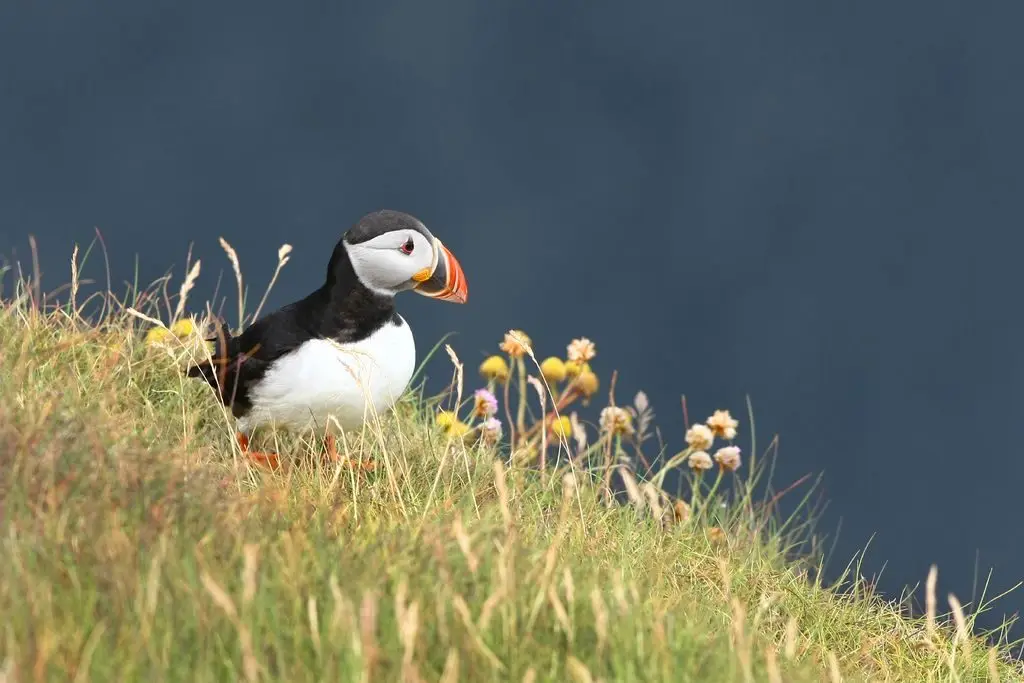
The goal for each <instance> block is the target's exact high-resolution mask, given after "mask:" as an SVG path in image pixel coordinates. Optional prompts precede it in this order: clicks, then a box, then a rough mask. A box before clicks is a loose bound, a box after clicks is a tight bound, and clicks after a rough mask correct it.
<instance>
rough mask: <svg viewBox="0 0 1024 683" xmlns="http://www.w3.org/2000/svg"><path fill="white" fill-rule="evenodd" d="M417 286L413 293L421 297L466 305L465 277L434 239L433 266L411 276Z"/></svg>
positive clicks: (438, 241)
mask: <svg viewBox="0 0 1024 683" xmlns="http://www.w3.org/2000/svg"><path fill="white" fill-rule="evenodd" d="M413 279H414V280H416V282H417V284H416V286H415V291H416V293H418V294H422V295H423V296H429V297H431V298H434V299H441V300H443V301H451V302H452V303H455V304H464V303H466V298H467V297H468V296H469V289H468V288H467V286H466V275H465V273H463V272H462V266H460V265H459V262H458V260H457V259H456V258H455V256H453V255H452V252H450V251H448V248H447V247H446V246H444V245H443V244H441V240H439V239H437V238H436V237H435V238H434V264H433V267H432V268H430V269H426V268H424V269H423V270H421V271H420V272H418V273H416V275H414V276H413Z"/></svg>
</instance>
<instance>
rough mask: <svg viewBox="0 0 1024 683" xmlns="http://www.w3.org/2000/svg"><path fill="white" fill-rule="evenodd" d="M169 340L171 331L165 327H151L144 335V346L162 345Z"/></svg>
mask: <svg viewBox="0 0 1024 683" xmlns="http://www.w3.org/2000/svg"><path fill="white" fill-rule="evenodd" d="M170 338H171V331H170V330H169V329H167V328H166V327H151V328H150V330H149V332H147V333H146V345H147V346H154V345H157V344H164V343H166V342H167V341H168V340H169V339H170Z"/></svg>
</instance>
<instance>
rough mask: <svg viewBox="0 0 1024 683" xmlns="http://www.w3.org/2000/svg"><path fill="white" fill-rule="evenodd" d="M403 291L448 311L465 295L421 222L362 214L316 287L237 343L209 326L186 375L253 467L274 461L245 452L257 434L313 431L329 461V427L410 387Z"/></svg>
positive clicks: (455, 268) (358, 420)
mask: <svg viewBox="0 0 1024 683" xmlns="http://www.w3.org/2000/svg"><path fill="white" fill-rule="evenodd" d="M405 291H413V292H416V293H417V294H421V295H423V296H427V297H430V298H433V299H438V300H440V301H447V302H451V303H457V304H464V303H466V300H467V297H468V293H469V290H468V287H467V284H466V276H465V274H464V273H463V270H462V266H461V265H460V264H459V261H458V260H457V259H456V258H455V256H454V255H453V254H452V252H451V251H449V250H448V248H447V247H445V246H444V244H442V243H441V240H439V239H438V238H437V237H435V236H434V235H433V234H432V233H431V232H430V231H429V230H428V229H427V227H426V226H425V225H424V224H423V222H422V221H420V220H419V219H418V218H415V217H414V216H411V215H409V214H407V213H403V212H401V211H393V210H381V211H376V212H373V213H369V214H367V215H365V216H363V217H362V218H361V219H359V221H358V222H357V223H356V224H355V225H353V226H352V227H351V228H349V229H348V230H347V231H346V232H345V233H344V234H343V235H342V236H341V239H340V240H338V242H337V244H336V245H335V247H334V251H333V253H332V254H331V258H330V260H329V262H328V264H327V276H326V279H325V281H324V283H323V284H322V285H321V286H320V287H319V288H317V289H316V290H314V291H313V292H311V293H310V294H308V295H307V296H305V297H304V298H302V299H299V300H298V301H295V302H293V303H290V304H288V305H286V306H283V307H282V308H280V309H278V310H276V311H274V312H272V313H269V314H267V315H266V316H263V317H261V318H260V319H259V320H257V321H255V322H253V323H252V324H251V325H250V326H249V327H247V328H246V329H245V330H244V331H242V332H241V333H240V334H239V335H237V336H232V335H231V333H230V332H229V331H228V330H227V329H226V328H225V326H224V325H223V323H220V322H215V323H214V325H215V328H216V329H215V336H214V337H212V338H210V339H208V340H207V341H209V342H212V344H213V351H212V353H211V354H210V357H209V358H208V359H206V360H205V361H203V362H200V363H196V364H194V365H192V366H190V367H189V368H188V370H187V374H188V376H189V377H191V378H195V379H201V380H204V381H205V382H206V383H208V384H209V385H210V386H211V387H213V389H214V391H215V392H216V394H217V397H218V398H219V400H220V402H221V403H222V404H223V405H224V406H226V407H228V408H230V410H231V414H232V416H233V417H234V419H235V421H236V430H235V431H236V433H235V437H236V439H237V441H238V444H239V446H240V448H241V450H242V452H243V453H245V454H246V455H248V456H249V457H250V458H252V459H253V460H255V461H257V462H261V463H264V464H271V465H274V466H276V463H277V462H278V457H277V454H276V453H259V452H255V451H250V449H249V439H250V437H251V435H252V433H253V431H254V430H255V429H256V428H258V427H263V426H274V427H283V428H284V429H286V430H303V429H308V428H311V427H312V428H314V429H317V430H322V432H323V433H324V434H325V440H326V444H327V449H328V454H329V456H330V457H331V459H332V460H337V459H338V455H337V449H336V446H335V442H334V433H335V432H336V431H337V430H338V428H340V429H342V430H352V429H355V428H358V427H359V426H361V425H362V424H363V423H364V422H365V421H366V420H368V419H371V418H372V416H373V415H374V414H378V415H379V414H382V413H383V412H384V411H386V410H388V409H390V408H391V407H392V406H393V405H394V404H395V402H396V401H397V400H398V398H400V397H401V395H402V394H403V393H404V392H405V390H406V388H407V387H408V384H409V381H410V380H411V379H412V375H413V372H414V370H415V366H416V344H415V340H414V339H413V334H412V330H411V329H410V327H409V323H407V322H406V321H405V319H404V318H403V317H402V316H401V315H400V314H399V313H398V311H397V310H396V309H395V297H396V296H397V295H398V294H400V293H401V292H405ZM368 467H372V465H369V466H368Z"/></svg>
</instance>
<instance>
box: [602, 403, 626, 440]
mask: <svg viewBox="0 0 1024 683" xmlns="http://www.w3.org/2000/svg"><path fill="white" fill-rule="evenodd" d="M599 423H600V425H601V431H603V432H606V433H608V434H626V435H629V434H632V433H633V416H632V415H630V414H629V413H628V412H627V411H626V410H624V409H623V408H619V407H618V406H608V407H607V408H604V409H603V410H602V411H601V417H600V419H599Z"/></svg>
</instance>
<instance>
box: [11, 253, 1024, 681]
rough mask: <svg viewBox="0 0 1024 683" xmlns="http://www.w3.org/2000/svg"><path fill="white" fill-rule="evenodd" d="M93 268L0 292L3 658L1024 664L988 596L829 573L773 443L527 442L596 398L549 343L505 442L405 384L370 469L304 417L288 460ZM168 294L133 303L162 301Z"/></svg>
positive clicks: (749, 668) (821, 671)
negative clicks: (96, 314)
mask: <svg viewBox="0 0 1024 683" xmlns="http://www.w3.org/2000/svg"><path fill="white" fill-rule="evenodd" d="M229 253H230V252H229ZM76 268H77V265H76ZM235 269H236V273H237V272H239V268H238V266H237V259H236V260H235ZM194 271H195V274H196V275H198V267H194ZM75 278H76V279H77V273H76V275H75ZM192 279H193V280H194V277H193V278H192ZM79 287H80V285H79V284H78V283H77V280H76V282H74V283H73V284H72V290H74V292H75V293H74V294H73V295H72V296H71V297H70V300H69V302H65V304H63V305H62V306H54V307H44V306H41V305H37V303H33V302H39V301H40V297H39V296H38V288H37V287H34V285H33V283H32V282H31V281H26V282H23V283H20V284H19V286H18V288H17V289H16V291H14V293H13V294H12V295H11V296H9V297H8V298H7V300H6V301H5V302H4V303H2V304H0V358H3V359H4V360H3V362H2V364H0V444H3V446H0V473H2V474H0V538H2V540H0V567H2V570H0V614H2V615H3V619H2V626H0V681H86V680H93V681H136V680H138V681H179V680H180V681H189V682H190V683H191V682H193V681H224V680H243V681H273V680H278V681H296V682H297V681H314V680H332V681H390V680H401V681H444V682H451V681H491V680H493V681H577V682H584V681H706V682H708V683H714V682H716V681H744V682H745V681H771V682H773V683H774V682H776V681H787V682H790V681H792V682H799V681H822V680H824V681H838V680H844V681H867V680H876V681H882V680H889V681H914V682H923V681H994V680H1001V681H1022V680H1024V675H1022V673H1021V666H1020V664H1019V662H1017V661H1015V660H1013V659H1012V658H1011V656H1010V648H1011V644H1010V643H1007V642H1005V640H1003V639H1000V638H999V634H975V633H974V632H973V628H972V627H973V615H974V614H976V613H977V609H974V610H973V611H971V610H970V609H968V608H969V607H970V606H968V608H965V609H967V611H968V613H967V614H964V613H963V610H961V611H959V612H957V611H956V610H951V614H949V615H946V614H936V612H938V611H939V609H942V610H944V609H945V608H944V605H943V606H942V607H937V606H936V604H935V603H936V602H937V601H936V600H934V588H933V584H932V590H931V597H932V599H931V600H929V602H930V603H931V604H930V605H929V608H930V609H929V614H927V615H925V616H923V617H915V618H911V617H909V616H907V610H906V609H905V605H904V604H902V602H901V601H894V602H886V601H884V600H882V599H881V598H880V597H878V596H877V595H874V594H873V593H872V592H871V590H870V589H869V587H868V586H866V585H865V584H863V583H862V582H860V581H859V580H858V579H857V578H856V572H855V571H854V570H853V569H855V568H852V569H851V572H849V573H848V575H847V576H846V577H844V580H843V581H842V582H840V584H839V585H836V586H826V585H823V584H822V582H821V581H820V580H818V579H816V578H815V577H816V576H817V575H818V574H817V572H816V571H815V570H816V568H817V566H818V563H819V562H820V558H817V557H816V556H815V555H813V554H800V553H798V552H796V551H797V550H798V549H800V548H803V547H806V544H804V545H801V541H806V540H808V539H807V534H808V533H809V532H808V529H809V527H808V526H807V522H806V520H804V521H801V520H798V519H789V520H782V519H777V518H775V517H774V516H773V515H772V514H771V509H770V506H768V505H766V504H765V501H762V500H755V497H754V494H753V491H754V490H755V489H757V488H758V486H756V484H757V483H758V482H757V478H758V477H760V476H764V475H765V473H766V472H767V471H768V468H767V463H768V461H769V459H767V458H762V459H761V460H760V462H759V463H757V464H756V465H755V466H754V468H753V471H751V468H750V467H749V466H748V467H747V468H746V470H745V471H747V476H746V477H745V478H744V477H741V476H739V472H737V473H736V474H729V473H726V474H725V477H724V478H722V479H720V478H719V477H708V479H709V481H707V482H700V483H699V484H698V482H697V480H694V486H696V487H697V488H696V491H697V492H698V493H697V494H696V495H693V494H691V495H690V496H689V498H688V501H687V502H688V505H683V504H680V503H679V502H678V500H677V499H676V498H675V497H673V496H670V495H668V494H667V493H666V492H664V491H662V490H660V489H659V488H657V487H655V486H654V485H653V484H652V481H651V480H653V479H654V476H653V475H648V474H646V473H640V472H639V471H638V470H639V469H640V468H639V467H636V466H635V463H636V462H638V461H639V460H638V457H639V456H634V455H633V454H632V453H629V454H628V455H627V452H628V451H629V449H630V448H632V447H633V446H636V442H638V441H639V442H642V441H643V439H642V438H638V437H637V434H636V433H634V434H632V435H630V434H628V433H626V434H623V433H617V434H616V433H609V432H607V431H606V432H603V433H602V432H598V431H596V430H593V429H591V432H590V434H591V437H592V438H593V442H592V443H591V444H590V445H589V446H588V445H587V444H586V443H580V442H578V441H576V439H575V438H568V439H567V438H566V435H565V433H564V432H563V433H561V436H559V435H557V434H556V435H554V436H551V432H550V430H548V429H543V428H542V429H538V430H537V431H536V432H535V434H536V437H535V440H534V441H532V442H530V441H527V440H525V439H524V433H525V432H528V431H529V426H528V425H527V424H526V421H529V420H532V421H533V424H535V425H536V424H538V421H540V422H541V423H544V422H545V420H546V419H549V418H548V413H549V412H551V411H552V408H551V407H550V406H551V405H553V404H559V405H561V406H562V408H564V407H565V406H567V405H569V404H570V403H572V402H573V400H579V401H589V400H590V399H591V398H593V400H597V395H596V394H593V393H592V394H591V395H583V394H581V393H580V392H577V394H576V395H575V396H571V395H570V389H569V387H570V386H571V383H563V384H562V386H561V388H559V387H558V386H553V385H552V384H551V383H550V382H548V383H545V382H539V383H538V382H537V380H536V379H535V380H534V382H532V383H531V382H530V381H529V380H527V381H526V382H525V383H522V384H517V383H515V380H516V379H517V378H523V377H526V376H527V375H528V373H530V367H531V365H530V363H531V356H532V349H530V350H529V352H528V353H526V354H525V355H522V356H515V355H513V356H512V358H511V365H512V367H511V374H512V378H511V379H512V381H513V383H512V385H511V387H512V388H511V389H510V391H511V398H510V399H509V401H511V400H513V399H515V398H516V397H519V398H520V400H524V399H525V400H526V401H527V402H528V403H530V405H531V406H532V408H531V409H530V410H524V411H522V412H521V413H520V412H519V411H518V404H517V409H516V411H515V412H516V413H517V415H516V416H515V418H514V419H513V416H512V414H511V413H512V410H509V419H508V421H507V422H508V423H512V424H515V423H519V424H518V425H517V426H521V427H525V429H518V430H516V431H518V433H519V436H518V437H517V439H518V443H517V444H516V445H515V448H514V450H513V451H512V452H513V457H511V458H509V457H506V455H505V454H506V452H507V446H508V443H507V441H505V442H503V444H502V447H495V446H488V445H486V444H484V443H483V442H482V441H481V440H480V439H477V438H476V437H475V436H474V435H475V434H476V435H479V429H478V428H476V429H475V428H474V426H473V425H472V423H470V422H468V420H467V422H465V423H464V422H462V421H460V420H459V418H458V416H459V415H461V414H462V413H461V412H460V413H458V414H453V417H452V418H451V419H449V420H448V421H447V422H446V423H444V425H443V426H439V424H438V420H437V418H436V416H437V407H438V401H439V400H444V401H448V402H449V403H451V399H452V397H451V396H442V397H427V396H424V395H423V392H422V391H412V392H410V394H409V395H408V396H407V397H406V398H405V399H403V401H402V402H401V403H400V404H399V405H398V406H397V407H396V409H395V410H394V411H393V412H391V413H389V414H387V415H383V416H380V417H379V418H378V419H375V420H372V421H371V422H369V423H368V424H367V425H366V427H365V428H364V429H363V430H362V432H361V433H358V434H349V435H347V436H346V439H345V441H344V443H343V444H342V445H343V447H344V449H345V450H347V451H348V454H349V455H352V456H355V457H371V458H374V459H375V462H376V463H377V467H376V469H375V470H373V471H372V472H368V473H360V472H359V471H358V470H355V469H352V468H348V467H344V466H342V465H337V464H333V463H330V462H327V463H325V462H323V460H322V459H321V458H320V457H317V455H318V454H319V449H321V445H320V443H319V441H318V440H317V439H314V438H312V436H311V435H302V434H299V435H269V436H270V437H271V438H274V439H277V440H278V444H277V445H278V448H279V450H280V452H281V453H282V456H283V460H284V462H283V465H282V467H281V468H279V469H274V470H271V469H267V468H261V467H258V466H255V465H254V464H252V463H251V462H249V461H248V460H247V459H246V458H245V457H244V456H243V455H242V454H241V453H240V452H239V450H238V448H237V445H236V444H235V442H234V440H233V438H232V429H231V424H230V421H229V420H228V418H227V416H226V414H225V412H224V410H223V409H222V408H221V407H220V406H219V404H217V402H216V401H215V399H214V397H213V394H212V392H211V391H209V388H208V387H205V386H204V385H202V384H200V383H199V382H196V381H190V380H187V379H186V378H184V377H183V373H182V370H181V359H182V354H183V353H186V352H189V351H188V349H187V347H184V346H181V345H179V346H175V344H176V343H177V342H175V341H174V340H171V342H170V343H168V344H167V345H166V346H165V347H160V346H153V345H147V344H146V343H144V342H143V341H142V333H141V332H140V329H139V320H138V316H137V315H134V314H131V313H129V312H128V310H127V309H128V306H126V305H124V304H121V303H117V301H116V300H115V299H114V297H112V296H111V295H109V294H106V295H104V298H103V301H104V302H105V305H104V307H103V313H102V316H101V317H100V318H94V319H92V320H91V321H86V320H85V319H84V318H83V317H82V316H81V315H79V313H78V309H77V308H76V306H77V302H76V303H75V304H72V303H71V301H76V296H77V295H78V294H79V293H78V291H77V290H78V289H79ZM165 289H166V288H165ZM182 289H183V291H182V292H181V295H182V296H181V299H180V300H179V301H175V302H173V305H171V299H172V298H166V304H167V305H166V306H165V308H166V309H167V312H168V313H171V312H172V311H177V312H178V313H179V314H180V313H181V311H183V310H184V298H185V296H187V293H188V291H187V290H188V289H189V288H188V287H183V288H182ZM159 291H160V289H159V287H158V288H157V289H155V290H150V291H149V292H148V294H149V296H148V297H147V296H143V295H139V296H135V297H134V298H133V299H132V301H131V303H132V307H131V308H132V310H137V311H142V312H144V314H145V315H149V316H151V317H154V318H155V317H157V315H158V313H159V311H160V308H159V306H157V305H155V304H153V302H154V301H155V300H158V297H155V296H152V295H153V294H156V293H159ZM239 291H240V292H241V291H242V286H241V279H240V275H239ZM94 303H95V300H94ZM240 310H241V309H240ZM146 311H148V312H146ZM507 342H508V340H506V343H507ZM453 360H455V361H456V362H457V358H454V359H453ZM535 365H536V364H535ZM535 365H534V367H535ZM466 374H468V373H465V371H464V370H462V369H461V368H460V370H459V372H457V373H456V378H455V382H454V387H453V391H452V393H454V394H455V395H456V396H457V397H458V396H461V393H462V389H463V386H462V385H463V383H464V382H465V381H466V379H467V378H466V377H465V375H466ZM531 374H533V375H534V376H535V377H537V378H540V377H541V373H539V372H533V373H531ZM460 379H461V381H460ZM490 386H491V387H492V388H495V389H498V391H496V393H499V394H501V393H503V391H504V390H505V388H506V387H509V386H510V385H509V384H501V382H500V381H497V380H495V379H494V378H492V380H491V384H490ZM527 391H530V392H534V393H533V394H527ZM545 392H549V394H550V395H548V394H545ZM538 395H541V396H548V398H546V399H545V401H546V402H545V405H546V406H547V407H546V408H545V410H544V412H541V413H540V415H539V416H538V415H533V414H532V413H534V412H540V408H539V407H540V402H539V400H538V399H537V396H538ZM509 401H506V400H504V398H503V400H502V403H503V404H505V405H503V409H507V408H508V403H509ZM462 403H471V400H470V401H468V402H467V401H463V402H462ZM470 409H471V407H470ZM463 410H465V408H463ZM560 410H561V408H560ZM648 417H649V416H648V415H647V414H646V413H645V408H644V406H643V405H640V406H635V407H634V410H633V412H632V413H631V418H632V420H635V426H636V427H638V428H639V429H637V430H634V431H635V432H645V431H646V432H649V431H650V426H649V425H642V424H640V423H641V422H643V421H644V420H647V419H648ZM572 422H573V423H574V424H575V425H577V426H576V427H575V429H574V432H573V434H574V437H575V436H582V435H581V434H580V433H579V429H581V428H582V429H584V431H585V430H586V427H585V426H583V425H582V424H581V422H580V420H579V419H578V418H576V417H574V419H573V420H572ZM458 425H462V426H461V427H460V426H458ZM595 433H596V436H595ZM538 439H542V440H543V441H537V440H538ZM538 444H539V445H538ZM502 448H505V450H502ZM581 449H582V451H583V455H584V456H585V457H579V458H575V457H574V458H567V457H565V456H566V455H574V456H577V455H581ZM658 450H659V455H660V456H661V457H662V459H664V456H665V452H664V449H663V448H660V447H659V449H658ZM637 452H638V453H639V450H638V451H637ZM687 453H689V451H683V455H682V457H680V458H675V459H674V460H675V461H676V463H685V461H687V460H688V455H686V454H687ZM524 454H525V455H524ZM541 455H543V456H544V457H545V458H546V459H548V462H547V466H546V467H545V468H544V469H543V470H541V469H540V468H538V467H537V466H536V463H537V461H538V459H539V457H540V456H541ZM711 479H713V481H710V480H711ZM616 482H617V485H616V486H615V487H614V488H615V489H616V490H617V491H618V492H619V493H620V495H619V496H618V497H612V496H609V490H610V484H612V483H616ZM761 483H762V484H763V483H764V482H763V481H761ZM761 488H763V486H762V487H761ZM712 490H714V492H713V493H712ZM722 503H724V504H725V505H724V506H723V505H722ZM954 604H958V603H955V600H954Z"/></svg>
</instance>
